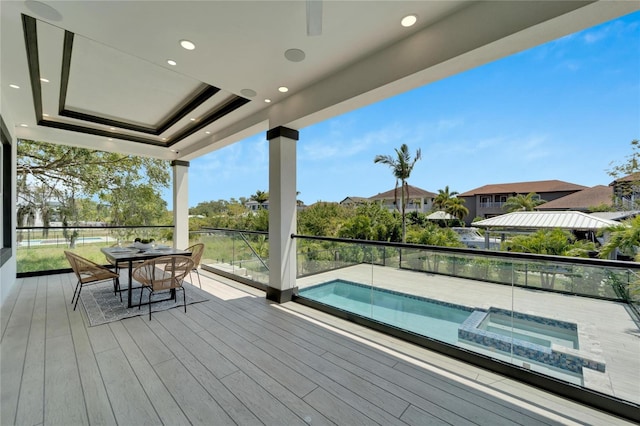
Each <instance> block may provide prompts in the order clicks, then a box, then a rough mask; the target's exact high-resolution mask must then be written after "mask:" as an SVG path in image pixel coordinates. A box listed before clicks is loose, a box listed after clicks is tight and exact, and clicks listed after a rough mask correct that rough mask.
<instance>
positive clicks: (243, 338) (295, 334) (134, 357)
mask: <svg viewBox="0 0 640 426" xmlns="http://www.w3.org/2000/svg"><path fill="white" fill-rule="evenodd" d="M201 276H202V284H203V289H205V290H206V291H208V292H209V293H210V294H211V296H210V300H209V301H207V302H204V303H199V304H195V305H189V306H188V308H187V313H186V314H185V313H184V311H183V310H182V309H172V310H169V311H165V312H158V313H154V314H153V319H152V321H149V320H148V317H146V316H141V317H135V318H129V319H126V320H123V321H119V322H113V323H110V324H104V325H100V326H96V327H88V326H87V324H88V322H87V318H86V315H85V314H84V311H83V309H82V308H81V306H80V304H79V306H78V309H77V310H76V311H73V306H71V305H70V301H71V296H72V293H73V285H74V283H73V277H72V275H71V274H64V275H55V276H47V277H35V278H24V279H20V280H19V282H18V283H17V285H16V287H15V288H14V291H12V293H11V294H10V295H9V296H8V298H7V301H6V302H5V304H4V305H3V306H2V309H1V318H2V320H1V332H2V340H1V342H0V350H1V353H0V355H1V358H0V369H1V371H0V393H1V406H0V412H1V414H0V424H1V425H3V426H4V425H13V424H16V425H41V424H42V425H86V424H91V425H103V424H104V425H116V424H117V425H139V424H151V425H161V424H164V425H190V424H193V425H199V424H202V425H216V426H217V425H309V424H311V425H375V424H380V425H431V424H433V425H445V424H451V425H556V424H594V425H607V426H608V425H616V424H628V423H626V422H625V421H624V420H621V419H619V418H616V417H613V416H610V415H607V414H605V413H602V412H599V411H597V410H593V409H591V408H589V407H586V406H583V405H580V404H577V403H574V402H572V401H567V400H565V399H563V398H559V397H557V396H554V395H552V394H549V393H546V392H543V391H540V390H538V389H535V388H532V387H529V386H526V385H523V384H521V383H518V382H515V381H513V380H510V379H507V378H504V377H501V376H499V375H497V374H494V373H491V372H487V371H484V370H482V369H479V368H476V367H473V366H469V365H467V364H464V363H461V362H458V361H455V360H452V359H450V358H447V357H445V356H442V355H440V354H436V353H432V352H430V351H428V350H425V349H423V348H420V347H417V346H415V345H412V344H409V343H406V342H402V341H399V340H397V339H394V338H392V337H390V336H385V335H382V334H380V333H377V332H374V331H372V330H368V329H365V328H362V327H359V326H357V325H354V324H351V323H348V322H345V321H342V320H339V319H337V318H334V317H331V316H329V315H326V314H323V313H320V312H316V311H314V310H312V309H309V308H307V307H305V306H302V305H299V304H296V303H291V302H290V303H285V304H282V305H276V304H271V303H270V302H268V301H267V300H265V298H264V293H262V292H260V291H259V290H255V289H252V288H249V287H244V286H242V285H241V284H237V283H235V282H232V281H229V280H226V279H224V278H221V277H218V276H215V275H213V274H210V273H207V272H204V271H202V272H201Z"/></svg>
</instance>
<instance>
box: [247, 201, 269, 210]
mask: <svg viewBox="0 0 640 426" xmlns="http://www.w3.org/2000/svg"><path fill="white" fill-rule="evenodd" d="M244 206H245V207H246V208H247V210H249V211H251V212H257V211H258V210H260V209H264V210H269V200H267V201H265V202H264V203H259V202H258V201H256V200H249V201H247V202H246V203H244Z"/></svg>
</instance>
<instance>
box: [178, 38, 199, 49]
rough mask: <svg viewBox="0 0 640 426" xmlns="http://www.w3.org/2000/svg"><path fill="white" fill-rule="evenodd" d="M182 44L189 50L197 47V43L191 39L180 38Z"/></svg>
mask: <svg viewBox="0 0 640 426" xmlns="http://www.w3.org/2000/svg"><path fill="white" fill-rule="evenodd" d="M180 46H182V47H183V48H185V49H187V50H193V49H195V48H196V45H195V44H193V42H192V41H189V40H180Z"/></svg>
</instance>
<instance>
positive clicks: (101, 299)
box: [80, 281, 209, 327]
mask: <svg viewBox="0 0 640 426" xmlns="http://www.w3.org/2000/svg"><path fill="white" fill-rule="evenodd" d="M125 288H126V287H123V289H125ZM184 288H185V291H186V295H187V305H191V304H193V303H199V302H204V301H207V300H209V299H208V296H209V294H208V293H207V292H205V291H203V290H200V288H198V287H194V286H193V285H191V284H189V283H187V282H185V283H184ZM148 297H149V291H148V290H145V292H144V294H143V295H142V303H144V302H145V301H147V300H148ZM167 297H169V292H163V293H159V294H154V295H153V296H152V298H151V300H152V301H153V300H159V299H165V298H167ZM182 297H183V296H182V291H178V292H177V295H176V299H177V301H176V300H167V301H163V302H158V303H154V304H152V305H151V312H152V314H153V312H158V311H166V310H167V309H172V308H180V309H184V307H183V306H182V303H183V299H182ZM132 298H133V302H134V303H138V300H140V289H139V288H137V289H136V288H134V289H133V292H132ZM80 301H81V302H82V306H84V310H85V312H86V313H87V318H89V327H93V326H96V325H100V324H106V323H109V322H112V321H119V320H121V319H123V318H130V317H135V316H139V315H149V306H147V305H143V306H142V307H141V308H140V309H138V307H137V306H136V307H133V308H127V292H126V291H123V292H122V302H120V296H117V295H115V294H113V284H112V283H111V281H109V282H104V283H100V284H95V285H90V286H87V287H84V288H83V289H82V293H80ZM188 310H189V307H187V311H188Z"/></svg>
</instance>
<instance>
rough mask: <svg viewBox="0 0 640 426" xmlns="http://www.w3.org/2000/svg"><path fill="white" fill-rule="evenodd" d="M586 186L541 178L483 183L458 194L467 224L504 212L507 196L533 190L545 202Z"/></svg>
mask: <svg viewBox="0 0 640 426" xmlns="http://www.w3.org/2000/svg"><path fill="white" fill-rule="evenodd" d="M586 188H587V187H586V186H583V185H577V184H575V183H570V182H564V181H561V180H541V181H531V182H514V183H499V184H490V185H484V186H481V187H479V188H475V189H472V190H470V191H467V192H463V193H462V194H459V195H458V197H459V198H462V199H463V200H465V207H467V208H468V209H469V214H468V215H467V216H466V217H465V218H464V221H465V223H466V224H467V225H470V224H471V221H472V220H473V219H474V218H476V217H482V218H490V217H493V216H497V215H501V214H504V213H505V211H504V210H503V207H504V204H505V203H506V202H507V199H508V198H509V197H512V196H515V195H519V194H522V195H526V194H529V193H531V192H534V193H536V194H538V196H540V198H541V199H542V200H545V201H547V202H549V201H553V200H556V199H558V198H562V197H565V196H567V195H569V194H573V193H575V192H578V191H581V190H583V189H586Z"/></svg>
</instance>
